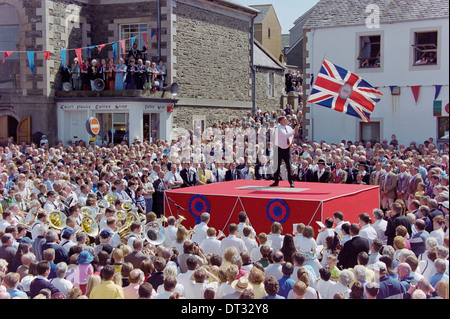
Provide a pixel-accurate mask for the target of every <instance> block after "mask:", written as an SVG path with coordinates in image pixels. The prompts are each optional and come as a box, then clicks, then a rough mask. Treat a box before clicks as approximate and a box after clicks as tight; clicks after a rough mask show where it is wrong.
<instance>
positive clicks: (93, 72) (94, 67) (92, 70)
mask: <svg viewBox="0 0 450 319" xmlns="http://www.w3.org/2000/svg"><path fill="white" fill-rule="evenodd" d="M88 76H89V81H90V83H91V90H92V91H94V90H95V86H94V81H95V80H96V79H98V78H101V76H102V75H101V73H100V72H99V64H98V62H97V60H96V59H93V60H92V61H91V66H90V67H89V68H88Z"/></svg>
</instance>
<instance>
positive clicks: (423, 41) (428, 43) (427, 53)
mask: <svg viewBox="0 0 450 319" xmlns="http://www.w3.org/2000/svg"><path fill="white" fill-rule="evenodd" d="M412 46H413V51H414V65H415V66H416V65H427V64H428V65H430V64H436V63H437V49H438V33H437V31H428V32H414V44H413V45H412Z"/></svg>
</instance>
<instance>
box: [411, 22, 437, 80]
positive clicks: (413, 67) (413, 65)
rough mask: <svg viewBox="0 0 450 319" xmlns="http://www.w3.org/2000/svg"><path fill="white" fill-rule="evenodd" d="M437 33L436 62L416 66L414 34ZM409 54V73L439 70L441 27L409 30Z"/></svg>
mask: <svg viewBox="0 0 450 319" xmlns="http://www.w3.org/2000/svg"><path fill="white" fill-rule="evenodd" d="M429 32H437V37H436V38H437V48H436V56H437V62H436V63H434V64H416V54H415V53H416V49H415V45H416V34H417V33H429ZM409 43H410V53H409V70H410V71H422V70H439V69H440V68H441V58H440V57H441V55H442V54H441V51H442V27H441V26H430V27H423V28H411V29H410V41H409Z"/></svg>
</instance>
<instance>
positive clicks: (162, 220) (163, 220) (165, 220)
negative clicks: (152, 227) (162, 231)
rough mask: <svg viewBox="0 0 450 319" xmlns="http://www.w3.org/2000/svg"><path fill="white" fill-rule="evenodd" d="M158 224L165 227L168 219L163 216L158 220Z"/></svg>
mask: <svg viewBox="0 0 450 319" xmlns="http://www.w3.org/2000/svg"><path fill="white" fill-rule="evenodd" d="M156 222H157V223H158V224H161V225H164V223H167V217H166V216H164V215H161V217H160V218H158V219H157V220H156Z"/></svg>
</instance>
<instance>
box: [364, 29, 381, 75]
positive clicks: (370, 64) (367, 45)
mask: <svg viewBox="0 0 450 319" xmlns="http://www.w3.org/2000/svg"><path fill="white" fill-rule="evenodd" d="M359 50H360V51H359V55H358V64H359V67H360V68H379V67H380V55H381V36H380V35H371V36H360V37H359Z"/></svg>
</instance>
